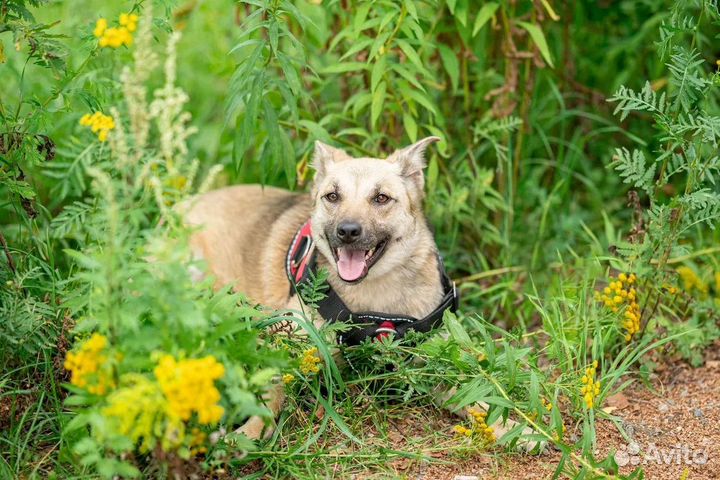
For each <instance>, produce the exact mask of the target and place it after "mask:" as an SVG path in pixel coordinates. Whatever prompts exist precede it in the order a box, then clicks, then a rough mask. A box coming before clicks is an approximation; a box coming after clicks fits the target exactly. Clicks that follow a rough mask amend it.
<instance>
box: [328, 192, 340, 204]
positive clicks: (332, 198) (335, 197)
mask: <svg viewBox="0 0 720 480" xmlns="http://www.w3.org/2000/svg"><path fill="white" fill-rule="evenodd" d="M339 198H340V197H339V196H338V194H337V193H335V192H330V193H328V194H327V195H325V200H327V201H328V202H330V203H335V202H337V201H338V199H339Z"/></svg>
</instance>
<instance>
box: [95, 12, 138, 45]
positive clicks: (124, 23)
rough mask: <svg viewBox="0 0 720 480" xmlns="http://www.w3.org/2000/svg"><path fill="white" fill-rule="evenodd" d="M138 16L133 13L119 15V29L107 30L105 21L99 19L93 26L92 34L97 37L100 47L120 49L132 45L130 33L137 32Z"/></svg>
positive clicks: (111, 28)
mask: <svg viewBox="0 0 720 480" xmlns="http://www.w3.org/2000/svg"><path fill="white" fill-rule="evenodd" d="M137 22H138V16H137V15H135V14H134V13H130V14H128V13H123V14H121V15H120V19H119V23H120V26H119V27H110V28H108V23H107V20H105V19H104V18H101V19H100V20H98V22H97V24H96V25H95V30H94V31H93V33H94V34H95V36H96V37H98V45H100V47H111V48H120V47H121V46H123V45H125V46H126V47H129V46H130V45H132V42H133V37H132V32H134V31H135V30H137Z"/></svg>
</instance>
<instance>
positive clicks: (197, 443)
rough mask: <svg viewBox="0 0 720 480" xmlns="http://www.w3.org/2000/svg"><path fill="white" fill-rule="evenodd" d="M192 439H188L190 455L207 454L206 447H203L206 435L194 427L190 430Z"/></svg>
mask: <svg viewBox="0 0 720 480" xmlns="http://www.w3.org/2000/svg"><path fill="white" fill-rule="evenodd" d="M191 434H192V437H191V438H190V454H191V455H198V454H200V453H207V447H206V446H205V440H206V439H207V434H206V433H205V432H203V431H202V430H200V429H199V428H197V427H195V428H193V429H192V432H191Z"/></svg>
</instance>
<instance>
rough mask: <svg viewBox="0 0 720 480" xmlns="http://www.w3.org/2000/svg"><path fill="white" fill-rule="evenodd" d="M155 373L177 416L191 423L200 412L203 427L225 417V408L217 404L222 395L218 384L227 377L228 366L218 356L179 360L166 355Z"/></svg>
mask: <svg viewBox="0 0 720 480" xmlns="http://www.w3.org/2000/svg"><path fill="white" fill-rule="evenodd" d="M154 371H155V377H157V379H158V381H159V382H160V388H161V389H162V392H163V393H164V394H165V397H166V398H167V400H168V403H169V405H168V406H169V410H170V412H171V413H172V414H173V415H176V416H177V417H179V418H181V419H182V420H185V421H187V420H189V419H190V417H191V416H192V414H193V412H196V413H197V415H198V422H200V423H201V424H210V423H216V422H218V421H219V420H220V419H221V418H222V416H223V413H224V409H223V408H222V407H221V406H220V405H218V404H217V402H219V401H220V392H219V391H218V389H217V388H216V387H215V383H214V381H215V380H217V379H219V378H221V377H222V376H223V375H225V367H223V365H222V364H221V363H219V362H218V361H217V360H216V359H215V357H213V356H212V355H209V356H207V357H205V358H198V359H187V360H179V361H178V360H175V358H174V357H172V356H171V355H163V356H162V357H161V358H160V361H159V362H158V365H157V367H155V370H154Z"/></svg>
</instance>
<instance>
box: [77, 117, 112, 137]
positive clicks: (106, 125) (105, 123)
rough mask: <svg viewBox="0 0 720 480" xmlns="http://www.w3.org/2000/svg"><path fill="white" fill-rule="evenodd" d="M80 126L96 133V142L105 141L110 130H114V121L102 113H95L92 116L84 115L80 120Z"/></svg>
mask: <svg viewBox="0 0 720 480" xmlns="http://www.w3.org/2000/svg"><path fill="white" fill-rule="evenodd" d="M80 125H82V126H84V127H90V130H92V132H93V133H96V134H97V136H98V140H100V141H101V142H104V141H105V140H107V137H108V134H109V133H110V130H112V129H114V128H115V120H113V118H112V117H111V116H110V115H103V114H102V112H95V113H93V114H92V115H90V114H89V113H86V114H85V115H83V116H82V117H81V118H80Z"/></svg>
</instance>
